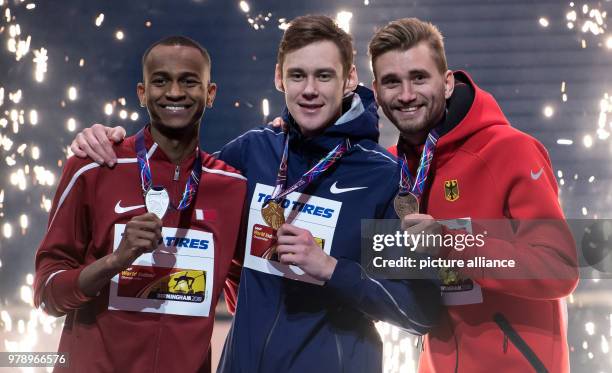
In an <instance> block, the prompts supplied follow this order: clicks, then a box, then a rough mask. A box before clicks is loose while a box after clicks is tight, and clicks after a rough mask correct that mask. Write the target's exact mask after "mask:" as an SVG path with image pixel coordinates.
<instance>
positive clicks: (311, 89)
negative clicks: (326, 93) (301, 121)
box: [302, 77, 319, 99]
mask: <svg viewBox="0 0 612 373" xmlns="http://www.w3.org/2000/svg"><path fill="white" fill-rule="evenodd" d="M305 84H306V85H305V86H304V90H303V91H302V96H304V98H308V99H312V98H315V97H317V96H318V95H319V89H318V87H317V80H316V79H315V78H314V77H308V78H307V79H306V81H305Z"/></svg>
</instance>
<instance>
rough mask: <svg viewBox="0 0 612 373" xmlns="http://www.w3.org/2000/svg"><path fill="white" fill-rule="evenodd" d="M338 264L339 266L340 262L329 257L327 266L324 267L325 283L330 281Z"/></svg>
mask: <svg viewBox="0 0 612 373" xmlns="http://www.w3.org/2000/svg"><path fill="white" fill-rule="evenodd" d="M336 264H338V260H337V259H336V258H334V257H333V256H331V255H327V258H326V265H325V266H324V268H325V271H324V273H323V281H329V279H331V277H332V275H333V274H334V271H335V270H336Z"/></svg>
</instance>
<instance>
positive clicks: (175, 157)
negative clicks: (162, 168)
mask: <svg viewBox="0 0 612 373" xmlns="http://www.w3.org/2000/svg"><path fill="white" fill-rule="evenodd" d="M199 129H200V123H197V124H196V125H192V126H189V127H188V128H185V129H181V130H173V129H167V128H163V127H162V128H160V126H156V125H151V136H152V137H153V141H155V142H156V143H157V145H158V146H159V147H160V148H161V149H162V150H163V152H164V153H165V154H166V156H168V158H169V159H170V161H171V162H172V163H174V164H179V163H180V162H181V161H183V160H184V159H186V158H188V157H189V156H190V155H191V154H192V153H193V151H194V150H195V149H196V147H197V145H198V142H199V139H200V137H199V132H200V131H199Z"/></svg>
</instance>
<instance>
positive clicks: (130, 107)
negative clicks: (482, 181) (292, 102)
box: [0, 0, 612, 372]
mask: <svg viewBox="0 0 612 373" xmlns="http://www.w3.org/2000/svg"><path fill="white" fill-rule="evenodd" d="M610 9H612V4H611V3H610V1H609V0H606V1H599V2H593V1H588V2H568V1H546V0H540V1H529V0H513V1H509V0H465V1H461V2H458V1H453V0H429V1H418V0H413V1H399V0H396V1H393V0H352V1H351V0H336V1H328V0H325V1H324V0H311V1H308V2H304V1H282V2H281V1H269V0H249V1H236V0H232V1H225V0H191V1H188V0H175V1H171V2H170V1H162V0H149V1H129V2H128V1H117V0H112V1H87V2H83V1H77V0H63V1H46V2H45V1H35V0H32V1H24V0H0V351H53V350H54V349H55V348H56V346H57V341H58V338H59V332H60V331H61V327H62V322H63V319H55V318H52V317H48V316H46V315H44V314H43V313H42V312H41V311H38V310H34V309H33V308H32V306H31V304H32V288H31V286H32V282H33V276H32V274H33V258H34V253H35V251H36V248H37V247H38V244H39V242H40V240H41V238H42V236H43V233H44V230H45V226H46V223H47V212H48V210H49V208H50V206H51V199H52V198H53V194H54V192H55V188H56V187H57V181H58V179H59V176H60V174H61V166H62V164H63V163H64V160H65V159H66V157H67V156H69V155H70V154H69V150H68V148H67V146H68V145H69V143H70V141H71V139H72V138H73V137H74V136H75V134H76V132H77V131H79V130H80V129H82V128H84V127H86V126H89V125H90V124H92V123H96V122H97V123H109V124H120V125H122V126H124V127H126V128H127V129H128V132H129V133H134V132H136V130H137V129H139V128H140V127H141V126H142V125H143V123H144V121H146V118H147V114H146V112H145V111H144V110H143V109H141V108H139V107H138V100H137V98H136V94H135V87H136V83H137V82H138V81H139V80H140V77H141V65H140V58H141V55H142V53H143V51H144V50H145V49H146V47H147V46H149V45H150V44H151V43H152V42H154V41H156V40H158V39H160V38H162V37H164V36H167V35H170V34H183V35H186V36H190V37H192V38H194V39H196V40H198V41H199V42H201V43H202V44H203V45H204V46H205V47H206V48H207V49H208V50H209V52H210V53H211V55H212V60H213V68H212V74H213V75H212V76H213V80H214V81H215V82H216V83H217V84H218V85H219V92H218V94H217V99H216V101H215V105H214V108H213V109H211V110H207V111H206V115H205V120H204V126H203V130H202V133H201V142H202V145H203V148H204V149H206V150H209V151H211V152H212V151H214V150H217V149H219V148H220V147H221V146H222V145H223V144H225V143H226V142H227V141H229V140H230V139H232V138H233V137H235V136H237V135H238V134H240V133H242V132H244V131H245V130H248V129H250V128H252V127H254V126H255V125H258V124H260V123H264V122H265V121H266V120H267V119H269V118H271V117H274V116H276V114H277V113H279V112H280V110H281V109H282V106H283V97H282V95H281V94H280V93H278V92H276V90H275V89H274V85H273V71H274V63H275V59H276V47H277V45H278V41H279V40H280V37H281V34H282V30H283V29H284V28H285V27H286V26H287V22H288V21H289V20H290V19H292V18H293V17H295V16H298V15H303V14H309V13H310V14H313V13H323V14H327V15H330V16H333V17H336V19H337V20H338V22H339V24H340V25H341V26H342V27H344V28H345V29H346V30H348V31H349V32H350V33H351V34H352V35H353V37H354V39H355V47H356V53H357V54H356V64H357V66H358V71H359V76H360V78H361V81H362V82H364V84H366V85H369V82H370V81H371V77H372V75H371V70H370V66H369V61H368V58H367V55H366V46H367V42H368V41H369V39H370V37H371V35H372V33H373V31H374V30H375V29H376V27H377V26H380V25H383V24H384V23H386V22H388V21H390V20H392V19H395V18H398V17H407V16H415V17H419V18H421V19H425V20H429V21H431V22H433V23H434V24H436V25H437V26H438V27H439V28H440V30H441V31H442V33H443V34H444V35H445V38H446V51H447V55H448V61H449V65H450V67H451V68H452V69H465V70H467V71H468V72H469V73H470V74H471V75H472V77H473V78H474V79H475V81H476V83H477V84H478V85H480V86H481V87H482V88H484V89H486V90H488V91H489V92H491V93H492V94H493V95H494V96H495V97H496V98H497V100H498V101H499V103H500V106H501V107H502V109H503V111H504V113H505V114H506V116H507V117H508V119H509V120H510V122H511V123H512V124H513V126H515V127H516V128H519V129H521V130H523V131H525V132H527V133H529V134H531V135H533V136H534V137H536V138H537V139H538V140H540V141H541V142H542V143H543V144H544V145H545V146H546V147H547V149H548V150H549V152H550V157H551V159H552V162H553V166H554V168H555V172H556V174H557V177H558V182H559V187H560V198H561V202H562V205H563V208H564V211H565V213H566V216H567V217H568V218H609V217H610V215H612V213H611V211H612V210H611V206H612V188H611V187H610V184H611V183H610V181H611V173H612V172H611V171H612V170H611V168H610V167H609V164H610V160H611V159H612V142H611V140H610V132H611V131H612V117H610V115H611V113H612V75H611V74H610V73H609V72H610V71H612V70H611V69H612V30H609V29H608V23H609V22H608V18H607V11H608V10H610ZM396 138H397V133H396V131H395V129H394V128H393V126H392V125H391V124H390V123H388V122H386V121H385V120H383V122H382V138H381V143H382V144H383V145H391V144H392V143H393V142H394V141H395V140H396ZM568 308H569V342H570V351H571V352H570V354H571V355H570V357H571V365H572V371H574V372H612V354H610V352H609V344H610V342H612V289H611V283H610V282H609V280H597V279H595V280H593V279H588V280H586V279H585V280H582V281H581V284H580V286H579V288H578V289H577V291H576V292H575V293H574V294H573V295H572V296H571V297H570V298H569V299H568ZM220 309H222V308H220ZM219 326H221V327H220V328H216V329H218V330H221V331H223V330H224V328H226V327H227V317H225V318H224V317H223V315H221V316H220V321H219ZM379 331H380V332H381V334H382V335H383V337H384V339H385V364H386V365H385V369H386V371H402V372H411V371H412V370H413V369H414V365H415V364H414V359H415V358H416V356H417V354H418V352H417V350H416V348H415V347H414V339H413V338H412V337H406V336H404V335H403V334H402V333H400V332H398V330H397V329H395V328H391V327H389V326H387V325H379ZM218 340H220V341H222V337H219V339H218ZM218 348H219V347H217V350H218ZM500 348H501V347H500ZM23 370H24V371H32V372H33V371H50V369H39V370H34V369H31V368H27V369H23ZM0 371H8V370H2V368H0Z"/></svg>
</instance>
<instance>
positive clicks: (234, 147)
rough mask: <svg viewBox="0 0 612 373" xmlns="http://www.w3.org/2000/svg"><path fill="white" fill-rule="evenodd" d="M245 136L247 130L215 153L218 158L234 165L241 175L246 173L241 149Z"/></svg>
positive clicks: (246, 135)
mask: <svg viewBox="0 0 612 373" xmlns="http://www.w3.org/2000/svg"><path fill="white" fill-rule="evenodd" d="M247 137H248V132H247V133H244V134H242V135H240V136H238V137H236V138H235V139H233V140H232V141H230V142H228V143H227V144H225V145H224V146H223V147H222V148H221V150H220V151H219V152H217V153H216V154H215V155H216V157H217V158H218V159H220V160H222V161H223V162H225V163H227V164H229V165H230V166H232V167H234V168H235V169H237V170H238V171H240V172H241V173H242V174H243V175H244V174H246V170H245V165H246V162H243V156H242V150H243V149H244V148H245V147H244V142H245V141H247V139H246V138H247Z"/></svg>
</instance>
